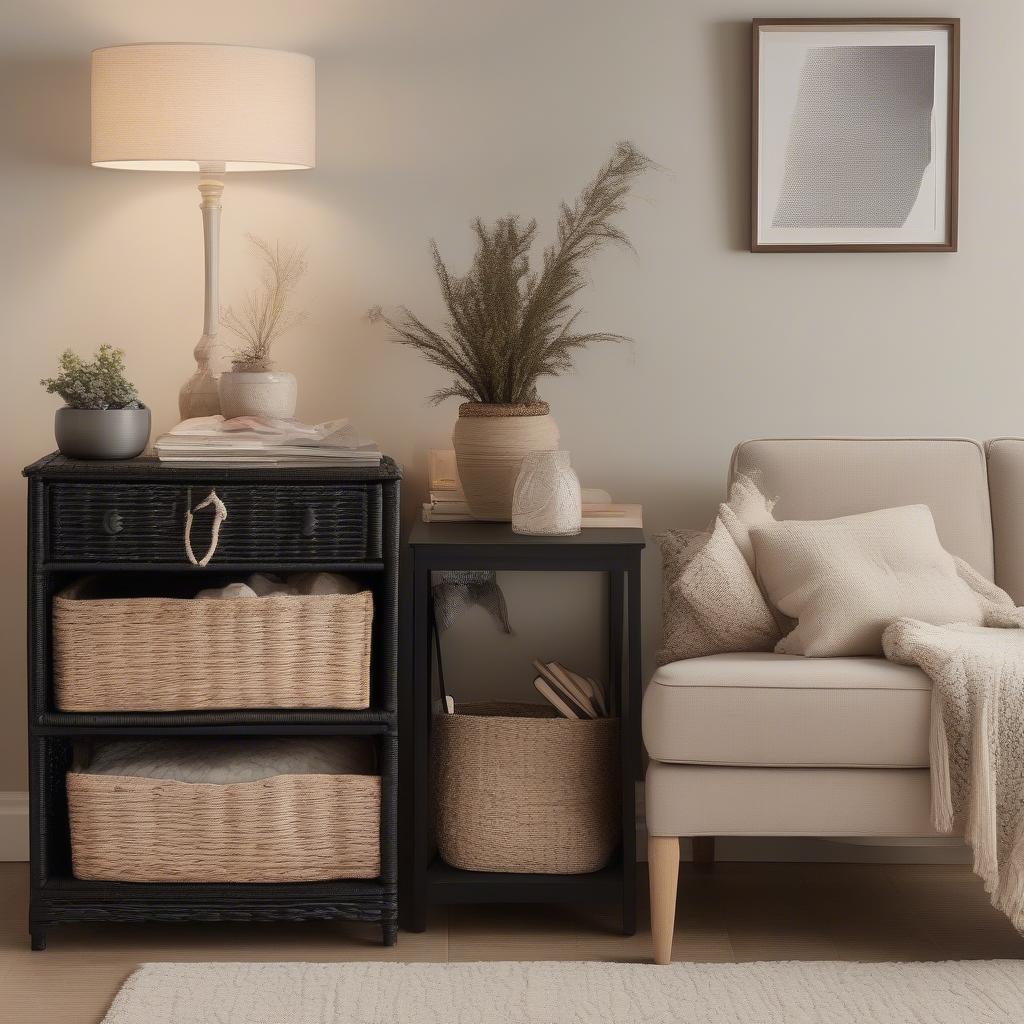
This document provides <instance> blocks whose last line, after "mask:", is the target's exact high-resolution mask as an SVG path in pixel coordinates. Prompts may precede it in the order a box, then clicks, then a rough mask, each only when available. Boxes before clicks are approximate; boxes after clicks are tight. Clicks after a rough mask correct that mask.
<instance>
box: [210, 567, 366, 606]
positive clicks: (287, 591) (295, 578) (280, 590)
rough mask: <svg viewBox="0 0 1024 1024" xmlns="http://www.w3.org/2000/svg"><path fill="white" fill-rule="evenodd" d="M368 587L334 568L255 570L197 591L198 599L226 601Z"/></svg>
mask: <svg viewBox="0 0 1024 1024" xmlns="http://www.w3.org/2000/svg"><path fill="white" fill-rule="evenodd" d="M364 589H365V587H363V586H362V584H360V583H359V582H358V581H357V580H354V579H352V577H351V576H341V575H339V574H338V573H335V572H297V573H292V575H290V576H288V577H286V578H285V579H281V578H280V577H279V576H271V575H269V574H268V573H262V572H255V573H253V574H252V575H251V576H250V577H249V578H248V579H247V580H245V582H244V583H229V584H228V585H227V586H225V587H208V588H207V589H206V590H200V591H199V593H198V594H196V599H197V600H202V601H224V600H231V599H235V598H246V597H289V596H294V595H297V594H298V595H302V596H306V597H309V596H312V595H315V594H358V593H359V592H360V591H361V590H364Z"/></svg>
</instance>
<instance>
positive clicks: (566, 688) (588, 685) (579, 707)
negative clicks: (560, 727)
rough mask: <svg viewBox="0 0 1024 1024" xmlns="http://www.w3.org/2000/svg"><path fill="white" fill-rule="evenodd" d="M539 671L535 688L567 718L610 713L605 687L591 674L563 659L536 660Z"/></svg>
mask: <svg viewBox="0 0 1024 1024" xmlns="http://www.w3.org/2000/svg"><path fill="white" fill-rule="evenodd" d="M533 667H534V669H535V670H536V671H537V673H538V675H537V677H536V678H535V679H534V681H533V685H534V688H535V689H536V690H537V692H538V693H539V694H540V695H541V696H542V697H544V699H545V700H547V701H548V702H549V703H550V704H551V705H552V707H554V708H555V709H556V710H557V711H558V712H559V713H560V714H561V715H562V716H563V717H565V718H577V719H581V720H582V719H592V718H607V717H608V716H609V710H610V708H609V703H608V695H607V693H606V692H605V689H604V687H603V686H602V685H601V684H600V683H598V682H595V680H593V679H591V678H590V677H589V676H581V675H579V674H578V673H576V672H573V671H572V669H569V668H566V667H565V665H563V664H562V663H561V662H558V661H549V662H547V663H545V662H543V661H539V660H535V661H534V663H533Z"/></svg>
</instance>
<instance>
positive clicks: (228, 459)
mask: <svg viewBox="0 0 1024 1024" xmlns="http://www.w3.org/2000/svg"><path fill="white" fill-rule="evenodd" d="M153 448H154V450H155V451H156V454H157V458H158V459H159V460H160V461H161V462H172V463H204V464H206V465H218V466H338V467H356V468H358V467H367V466H370V467H372V466H379V465H380V460H381V453H380V449H379V448H378V447H377V446H376V445H375V444H374V443H373V442H372V441H367V440H366V439H365V438H363V437H360V435H359V432H358V431H357V430H356V429H355V427H353V426H352V424H351V423H350V422H349V421H348V420H329V421H327V422H326V423H318V424H316V425H315V426H310V425H308V424H305V423H299V422H298V420H275V419H263V418H261V417H258V416H238V417H235V418H234V419H230V420H228V419H225V418H224V417H223V416H200V417H197V418H195V419H190V420H183V421H182V422H181V423H179V424H178V425H177V426H176V427H174V428H173V429H172V430H170V431H169V432H168V433H166V434H163V435H161V436H160V437H159V438H158V439H157V441H156V443H155V444H154V445H153Z"/></svg>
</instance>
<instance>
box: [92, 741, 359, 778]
mask: <svg viewBox="0 0 1024 1024" xmlns="http://www.w3.org/2000/svg"><path fill="white" fill-rule="evenodd" d="M77 770H78V771H82V772H85V773H86V774H88V775H127V776H135V777H136V778H142V779H169V780H173V781H175V782H191V783H212V784H214V785H227V784H229V783H232V782H256V781H258V780H259V779H269V778H271V777H273V776H275V775H372V774H374V772H375V768H374V750H373V745H372V742H371V741H369V740H367V739H364V738H362V737H360V736H295V737H293V736H254V737H247V738H245V739H213V740H209V739H180V740H141V741H140V740H115V741H113V742H110V743H103V744H96V746H95V747H94V748H93V751H92V757H91V758H90V759H88V760H87V761H85V762H84V763H83V764H82V765H81V766H80V767H79V768H78V769H77Z"/></svg>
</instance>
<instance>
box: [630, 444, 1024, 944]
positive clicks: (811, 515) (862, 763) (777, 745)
mask: <svg viewBox="0 0 1024 1024" xmlns="http://www.w3.org/2000/svg"><path fill="white" fill-rule="evenodd" d="M752 471H757V472H758V473H759V474H760V477H761V480H762V482H763V487H764V490H765V493H766V494H769V495H772V496H776V495H777V496H778V498H779V501H778V504H777V506H776V508H775V515H776V517H777V518H779V519H828V518H832V517H834V516H841V515H851V514H853V513H857V512H868V511H871V510H874V509H879V508H887V507H892V506H897V505H909V504H916V503H924V504H926V505H928V506H929V507H930V508H931V510H932V514H933V516H934V518H935V525H936V527H937V528H938V532H939V537H940V538H941V539H942V542H943V544H944V545H945V547H946V548H947V550H949V551H950V552H952V553H953V554H956V555H959V556H960V557H961V558H964V559H965V560H967V561H968V562H970V564H971V565H973V566H974V568H975V569H977V570H978V571H979V572H981V573H983V574H984V575H985V576H986V577H988V578H989V579H995V580H996V582H997V583H998V584H999V585H1000V586H1002V587H1003V588H1004V589H1005V590H1007V591H1008V592H1009V593H1010V594H1011V595H1012V596H1013V598H1014V599H1015V600H1016V601H1017V603H1018V604H1024V439H1019V438H1002V439H999V440H996V441H989V442H988V443H987V444H986V445H982V444H980V443H979V442H977V441H970V440H965V439H949V438H913V439H911V438H814V439H764V440H758V441H747V442H744V443H743V444H741V445H739V446H738V447H737V448H736V450H735V452H734V453H733V458H732V464H731V467H730V480H731V478H732V476H733V475H734V474H736V473H747V474H749V473H751V472H752ZM929 703H930V682H929V680H928V678H927V677H926V676H925V675H924V673H923V672H921V671H920V670H918V669H916V668H909V667H906V666H901V665H894V664H891V663H889V662H888V661H885V660H884V659H880V658H802V657H797V656H793V655H783V654H719V655H713V656H711V657H706V658H694V659H691V660H689V661H679V662H674V663H672V664H668V665H665V666H663V667H661V668H659V669H658V670H657V672H655V674H654V676H653V678H652V679H651V681H650V685H649V686H648V688H647V691H646V693H645V695H644V704H643V735H644V743H645V744H646V747H647V752H648V754H649V756H650V765H649V767H648V770H647V787H646V807H647V830H648V836H649V840H648V842H649V845H648V851H649V852H648V857H649V861H650V875H651V928H652V932H653V935H654V949H655V959H656V960H657V962H658V963H667V962H668V961H669V960H670V959H671V950H672V932H673V927H674V921H675V907H676V886H677V878H678V866H679V838H680V837H682V836H688V837H695V838H697V837H714V836H725V835H728V836H858V837H864V836H872V837H909V836H913V837H920V836H933V835H935V832H934V830H933V829H932V827H931V824H930V820H929V806H930V788H929V778H928V719H929ZM694 847H695V854H697V855H699V854H701V853H703V855H704V856H705V857H706V856H708V853H709V851H713V840H707V839H703V838H698V839H697V842H695V844H694ZM684 905H685V903H684Z"/></svg>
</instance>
